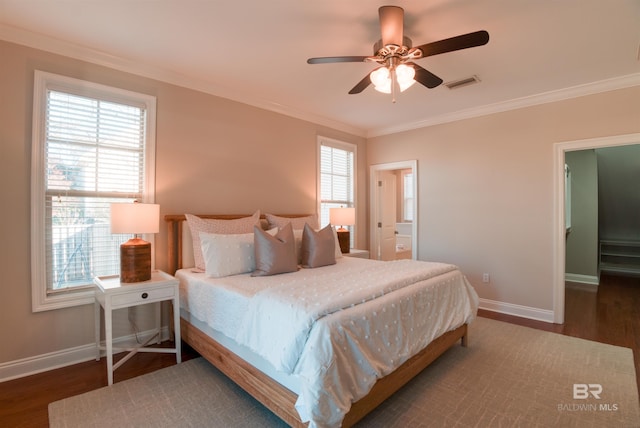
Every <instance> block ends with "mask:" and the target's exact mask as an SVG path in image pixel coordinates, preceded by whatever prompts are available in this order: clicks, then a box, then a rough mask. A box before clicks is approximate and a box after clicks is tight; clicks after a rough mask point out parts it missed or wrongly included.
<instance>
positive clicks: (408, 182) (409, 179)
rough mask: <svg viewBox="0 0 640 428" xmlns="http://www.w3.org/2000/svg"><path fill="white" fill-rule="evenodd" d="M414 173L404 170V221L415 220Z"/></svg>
mask: <svg viewBox="0 0 640 428" xmlns="http://www.w3.org/2000/svg"><path fill="white" fill-rule="evenodd" d="M413 203H414V202H413V173H412V172H411V170H406V171H403V172H402V221H404V222H412V221H413Z"/></svg>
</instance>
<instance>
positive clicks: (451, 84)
mask: <svg viewBox="0 0 640 428" xmlns="http://www.w3.org/2000/svg"><path fill="white" fill-rule="evenodd" d="M478 82H480V79H478V76H475V75H473V76H471V77H467V78H465V79H460V80H456V81H453V82H447V83H445V84H444V85H445V86H446V87H447V88H449V89H457V88H461V87H463V86H468V85H473V84H475V83H478Z"/></svg>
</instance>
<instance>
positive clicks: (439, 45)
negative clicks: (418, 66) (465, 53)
mask: <svg viewBox="0 0 640 428" xmlns="http://www.w3.org/2000/svg"><path fill="white" fill-rule="evenodd" d="M488 42H489V33H487V32H486V31H484V30H482V31H476V32H473V33H469V34H462V35H460V36H455V37H451V38H449V39H443V40H439V41H437V42H432V43H425V44H424V45H420V46H416V47H415V49H420V50H421V51H422V56H423V57H424V56H433V55H439V54H442V53H446V52H453V51H458V50H460V49H467V48H473V47H476V46H482V45H486V44H487V43H488Z"/></svg>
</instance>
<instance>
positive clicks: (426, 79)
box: [407, 62, 442, 89]
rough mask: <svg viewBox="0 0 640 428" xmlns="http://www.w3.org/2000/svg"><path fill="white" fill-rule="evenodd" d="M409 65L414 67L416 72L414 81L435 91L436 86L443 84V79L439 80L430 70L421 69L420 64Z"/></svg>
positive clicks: (412, 63)
mask: <svg viewBox="0 0 640 428" xmlns="http://www.w3.org/2000/svg"><path fill="white" fill-rule="evenodd" d="M407 65H409V66H411V67H413V69H414V70H415V71H416V75H415V76H414V77H413V79H414V80H415V81H416V82H418V83H420V84H422V85H424V86H426V87H427V88H429V89H433V88H435V87H436V86H439V85H441V84H442V79H441V78H439V77H438V76H436V75H435V74H433V73H432V72H430V71H429V70H426V69H424V68H422V67H420V66H419V65H418V64H416V63H414V62H408V63H407Z"/></svg>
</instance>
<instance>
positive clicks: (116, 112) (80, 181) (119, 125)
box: [32, 74, 155, 310]
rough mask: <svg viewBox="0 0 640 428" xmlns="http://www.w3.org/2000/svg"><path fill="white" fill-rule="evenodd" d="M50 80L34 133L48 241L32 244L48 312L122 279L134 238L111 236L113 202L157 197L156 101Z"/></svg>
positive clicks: (41, 218) (43, 233) (41, 217)
mask: <svg viewBox="0 0 640 428" xmlns="http://www.w3.org/2000/svg"><path fill="white" fill-rule="evenodd" d="M47 76H48V77H50V75H47V74H45V82H44V83H41V85H36V86H41V89H42V100H41V102H42V104H43V108H42V117H39V121H38V122H37V121H36V119H35V117H34V127H38V126H41V127H42V128H41V132H34V134H38V135H39V138H38V139H37V140H38V141H36V139H35V138H34V143H35V144H37V145H39V146H40V147H39V150H34V153H37V154H38V156H39V158H38V159H34V166H36V165H39V167H38V168H37V169H35V168H34V169H35V170H34V171H33V174H39V175H40V176H41V177H42V178H41V179H40V180H36V181H39V182H41V183H42V192H37V191H36V192H34V193H40V196H39V198H41V199H40V200H35V198H36V196H34V204H35V205H40V206H41V209H40V210H38V209H35V210H34V212H33V213H32V214H33V215H32V220H33V221H34V222H36V223H37V225H39V226H40V230H39V231H37V232H36V235H38V236H39V238H38V240H39V241H40V242H35V241H34V242H33V243H32V244H33V252H34V255H35V256H36V257H34V258H33V259H34V260H33V261H32V263H34V265H33V266H32V270H36V271H37V273H38V274H37V275H35V278H34V281H37V282H39V284H34V288H37V289H38V291H39V292H40V299H39V300H38V304H36V301H35V300H34V309H35V310H41V309H44V308H43V306H45V308H46V306H48V305H46V304H45V303H46V302H47V300H48V299H50V298H53V299H55V300H58V299H60V298H63V297H62V296H65V295H68V294H69V292H70V291H73V290H77V291H82V290H83V289H88V290H92V287H93V285H92V284H93V278H94V277H95V276H104V275H116V274H118V273H119V271H120V259H119V256H120V253H119V247H120V244H121V243H122V242H124V241H126V240H127V239H129V238H130V237H131V236H127V235H112V234H111V231H110V219H109V213H110V204H111V203H112V202H127V201H131V202H133V201H134V200H140V201H147V202H148V201H149V199H150V196H152V195H150V193H149V189H150V185H149V183H148V181H149V177H150V176H151V175H150V171H148V170H149V169H152V168H153V165H152V163H150V162H149V159H150V157H149V156H147V153H148V150H149V147H148V146H149V144H148V141H149V138H148V137H149V136H148V135H147V134H148V132H147V130H148V129H149V126H148V125H149V123H148V116H149V108H148V101H149V100H148V99H147V98H145V99H143V100H141V101H138V100H136V99H135V98H133V99H131V97H130V96H126V97H123V96H122V95H123V94H122V92H121V91H118V90H116V89H113V92H111V91H110V88H105V87H102V86H100V87H99V90H98V89H95V90H87V85H86V82H84V83H83V84H80V85H79V86H78V87H75V86H74V85H69V81H65V82H66V84H64V85H60V84H56V79H55V78H53V79H46V77H47ZM72 83H73V82H72ZM127 95H128V94H127ZM145 97H146V96H145ZM150 98H152V97H150ZM152 101H153V107H154V108H155V99H153V100H152ZM34 104H38V103H37V102H34ZM153 112H155V110H154V109H153ZM34 115H35V109H34ZM36 229H38V227H36ZM38 232H39V233H38ZM38 253H39V254H40V256H41V257H37V255H38ZM88 286H90V287H91V288H90V289H89V288H88ZM34 291H35V290H34ZM42 292H44V295H42ZM43 304H44V305H43ZM54 306H55V307H59V306H58V305H57V304H56V305H54ZM63 306H67V305H63Z"/></svg>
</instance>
